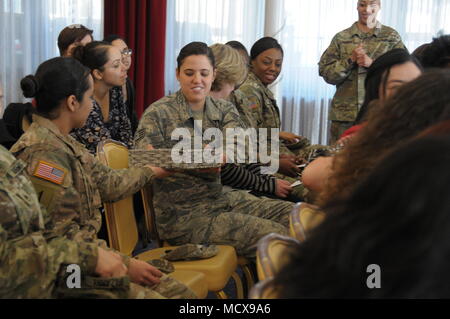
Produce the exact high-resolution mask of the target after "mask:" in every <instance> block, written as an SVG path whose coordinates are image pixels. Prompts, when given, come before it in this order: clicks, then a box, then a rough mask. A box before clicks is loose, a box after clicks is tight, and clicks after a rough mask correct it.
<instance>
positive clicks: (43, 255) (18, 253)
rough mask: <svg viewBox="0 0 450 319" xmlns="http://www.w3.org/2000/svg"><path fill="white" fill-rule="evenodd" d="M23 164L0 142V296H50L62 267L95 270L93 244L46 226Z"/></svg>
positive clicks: (95, 253) (95, 251)
mask: <svg viewBox="0 0 450 319" xmlns="http://www.w3.org/2000/svg"><path fill="white" fill-rule="evenodd" d="M25 167H26V164H25V163H24V162H22V161H21V160H16V159H15V158H14V157H13V156H12V155H11V154H10V153H9V152H8V151H7V150H6V149H4V148H3V147H1V146H0V212H1V213H0V298H49V297H51V296H52V290H53V289H54V287H55V281H56V278H57V274H58V272H59V270H60V267H61V266H62V265H69V264H77V265H79V266H80V267H81V269H83V271H86V272H88V273H93V272H94V270H95V267H96V264H97V256H98V253H97V248H96V247H97V246H96V245H95V244H87V243H81V244H77V243H75V242H73V241H71V240H68V239H66V238H64V237H58V236H53V235H52V234H51V233H49V232H48V231H47V230H46V229H45V225H44V224H46V222H47V221H49V218H48V215H47V213H46V212H45V210H42V211H41V207H40V205H39V200H38V198H37V196H36V193H35V191H34V188H33V185H32V183H31V182H30V180H29V179H28V177H27V176H26V174H25ZM44 232H46V235H45V236H44ZM45 238H48V241H47V240H46V239H45Z"/></svg>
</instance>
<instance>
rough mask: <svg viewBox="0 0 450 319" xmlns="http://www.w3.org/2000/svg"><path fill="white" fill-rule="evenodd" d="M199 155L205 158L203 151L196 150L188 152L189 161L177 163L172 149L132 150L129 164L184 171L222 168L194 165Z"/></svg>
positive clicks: (217, 164)
mask: <svg viewBox="0 0 450 319" xmlns="http://www.w3.org/2000/svg"><path fill="white" fill-rule="evenodd" d="M196 153H197V158H201V159H202V158H203V157H202V155H203V150H194V151H190V152H188V154H189V158H190V163H188V162H189V161H185V162H182V163H176V162H174V161H173V158H172V150H171V149H156V150H130V152H129V163H130V166H137V167H142V166H146V165H150V166H154V167H161V168H166V169H182V170H191V169H192V170H195V169H207V168H218V167H220V166H222V164H221V163H215V162H214V163H206V162H202V163H194V159H195V157H194V154H196Z"/></svg>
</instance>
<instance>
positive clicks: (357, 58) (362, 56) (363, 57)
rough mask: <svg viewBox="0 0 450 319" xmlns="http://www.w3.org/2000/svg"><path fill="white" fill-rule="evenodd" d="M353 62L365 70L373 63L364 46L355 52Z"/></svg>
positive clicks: (360, 46) (359, 46)
mask: <svg viewBox="0 0 450 319" xmlns="http://www.w3.org/2000/svg"><path fill="white" fill-rule="evenodd" d="M351 60H352V61H353V62H354V63H356V64H357V65H358V66H360V67H364V68H369V67H370V66H371V65H372V63H373V60H372V59H371V58H370V57H369V56H368V55H367V53H366V50H365V49H364V48H363V45H362V44H360V45H358V47H357V48H356V49H355V50H353V52H352V57H351Z"/></svg>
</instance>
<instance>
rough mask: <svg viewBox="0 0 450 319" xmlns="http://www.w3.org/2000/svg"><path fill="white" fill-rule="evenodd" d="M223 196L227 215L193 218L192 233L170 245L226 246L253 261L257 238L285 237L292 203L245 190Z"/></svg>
mask: <svg viewBox="0 0 450 319" xmlns="http://www.w3.org/2000/svg"><path fill="white" fill-rule="evenodd" d="M225 196H228V198H229V200H230V210H229V211H228V212H222V213H219V214H217V215H213V216H211V215H209V216H204V217H197V218H194V219H193V220H191V221H190V224H191V225H192V227H191V229H192V231H191V232H189V234H187V235H185V236H183V237H182V238H178V239H177V240H175V241H174V240H171V241H170V244H172V245H182V244H186V243H192V244H215V245H230V246H233V247H234V248H235V249H236V252H237V254H238V255H240V256H244V257H247V258H250V259H255V258H256V245H257V243H258V240H259V239H261V238H262V237H264V236H265V235H267V234H270V233H278V234H282V235H287V234H288V225H289V213H290V212H291V211H292V208H293V204H292V203H290V202H285V201H281V200H276V199H268V198H264V197H263V198H258V197H255V196H253V195H250V194H248V193H247V192H245V191H232V192H229V193H227V194H226V195H225Z"/></svg>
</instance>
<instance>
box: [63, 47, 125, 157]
mask: <svg viewBox="0 0 450 319" xmlns="http://www.w3.org/2000/svg"><path fill="white" fill-rule="evenodd" d="M73 57H74V58H76V59H78V60H79V61H80V62H81V63H83V64H84V65H85V66H87V67H88V68H90V69H91V73H92V77H93V78H94V101H93V102H94V107H93V109H92V112H91V114H90V115H89V117H88V119H87V121H86V125H85V126H84V127H82V128H80V129H76V130H74V131H72V133H71V135H72V136H73V137H74V138H76V139H77V140H78V141H79V142H81V143H82V144H84V145H85V146H86V148H87V149H88V150H89V151H90V152H91V153H92V154H95V153H96V151H97V145H98V143H99V142H101V141H103V140H107V139H113V140H116V141H119V142H122V143H124V144H125V145H127V146H128V147H131V146H132V143H133V134H132V131H131V123H130V119H129V117H128V115H127V110H126V105H125V103H124V100H123V94H122V86H123V84H125V81H126V79H127V73H126V67H125V66H124V64H123V62H122V53H121V52H120V50H119V49H118V48H116V47H114V46H112V45H110V44H108V43H106V42H101V41H95V42H92V43H90V44H88V45H86V46H85V47H81V46H80V47H77V48H76V49H75V50H74V52H73Z"/></svg>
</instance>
